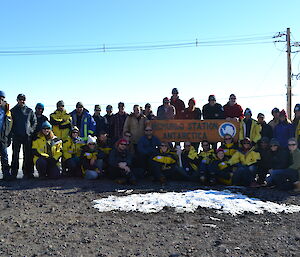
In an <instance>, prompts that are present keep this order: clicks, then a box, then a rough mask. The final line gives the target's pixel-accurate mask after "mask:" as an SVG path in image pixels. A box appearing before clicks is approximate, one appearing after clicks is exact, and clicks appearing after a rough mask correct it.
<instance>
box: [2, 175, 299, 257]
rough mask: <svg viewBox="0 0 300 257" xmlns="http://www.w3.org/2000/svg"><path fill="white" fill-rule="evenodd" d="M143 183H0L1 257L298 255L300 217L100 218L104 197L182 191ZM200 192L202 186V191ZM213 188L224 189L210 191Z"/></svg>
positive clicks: (203, 212) (294, 198)
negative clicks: (129, 191)
mask: <svg viewBox="0 0 300 257" xmlns="http://www.w3.org/2000/svg"><path fill="white" fill-rule="evenodd" d="M199 188H201V187H199V186H198V185H197V184H194V183H187V182H184V183H178V182H171V183H169V184H167V185H166V186H164V187H161V186H160V185H157V184H153V183H150V182H149V181H143V182H142V183H139V184H138V185H136V186H120V185H116V184H114V183H113V182H111V181H108V180H104V181H100V180H99V181H85V180H82V179H70V178H68V179H60V180H38V179H34V180H17V181H14V182H3V181H1V182H0V193H1V201H0V210H1V212H0V213H1V215H0V228H1V229H0V256H102V257H104V256H122V257H123V256H162V257H163V256H172V257H176V256H177V257H179V256H218V257H219V256H300V253H299V250H300V230H299V229H300V214H299V213H293V214H271V213H266V214H262V215H255V214H252V213H245V214H243V215H237V216H231V215H228V214H220V213H217V212H216V211H215V210H212V209H204V208H198V209H197V210H196V211H195V212H194V213H176V212H175V211H174V209H172V208H165V209H164V210H163V211H161V212H159V213H152V214H143V213H139V212H129V213H125V212H106V213H100V212H98V210H97V209H95V208H93V203H92V201H93V200H95V199H99V198H101V197H106V196H109V195H112V194H114V195H122V194H124V193H120V192H117V190H120V189H134V191H133V193H146V192H159V191H162V192H167V191H178V192H181V191H186V190H190V189H199ZM202 189H203V188H202ZM213 189H223V188H222V187H215V188H213ZM231 190H232V191H234V192H242V193H244V194H247V195H249V196H253V197H257V198H260V199H263V200H269V201H274V202H278V203H288V204H297V205H300V195H299V196H298V195H296V194H292V193H288V192H279V191H276V190H270V189H246V188H239V189H234V188H232V189H231Z"/></svg>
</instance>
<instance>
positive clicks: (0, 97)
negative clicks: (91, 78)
mask: <svg viewBox="0 0 300 257" xmlns="http://www.w3.org/2000/svg"><path fill="white" fill-rule="evenodd" d="M4 104H5V97H4V96H0V105H1V106H3V105H4Z"/></svg>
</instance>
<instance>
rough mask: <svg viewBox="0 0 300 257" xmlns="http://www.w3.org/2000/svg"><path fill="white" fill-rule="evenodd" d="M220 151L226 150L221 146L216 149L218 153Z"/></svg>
mask: <svg viewBox="0 0 300 257" xmlns="http://www.w3.org/2000/svg"><path fill="white" fill-rule="evenodd" d="M218 152H224V149H223V148H221V147H219V148H218V149H217V150H216V154H217V153H218Z"/></svg>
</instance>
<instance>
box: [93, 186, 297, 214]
mask: <svg viewBox="0 0 300 257" xmlns="http://www.w3.org/2000/svg"><path fill="white" fill-rule="evenodd" d="M93 202H94V203H95V205H94V207H95V208H97V209H98V210H99V211H100V212H109V211H125V212H129V211H138V212H143V213H154V212H159V211H161V210H162V209H163V208H164V207H173V208H175V211H177V212H194V211H195V210H196V209H197V208H198V207H202V208H211V209H216V210H218V211H219V212H223V213H228V214H231V215H237V214H242V213H244V212H252V213H255V214H262V213H264V212H271V213H280V212H284V213H293V212H300V206H298V205H285V204H277V203H273V202H264V201H261V200H260V199H256V198H249V197H248V196H246V195H243V194H239V193H232V192H230V191H228V190H224V191H216V190H208V191H206V190H195V191H188V192H184V193H176V192H168V193H147V194H131V195H128V196H114V195H111V196H109V197H107V198H102V199H99V200H94V201H93Z"/></svg>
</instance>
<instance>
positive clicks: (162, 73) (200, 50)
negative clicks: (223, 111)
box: [0, 0, 300, 118]
mask: <svg viewBox="0 0 300 257" xmlns="http://www.w3.org/2000/svg"><path fill="white" fill-rule="evenodd" d="M299 7H300V2H299V1H296V0H295V1H294V0H291V1H286V2H282V1H279V0H278V1H277V0H273V1H268V0H265V1H210V2H209V1H189V0H186V1H174V0H173V1H169V0H164V1H156V0H153V1H130V0H129V1H124V0H123V1H121V0H119V1H102V0H98V1H96V0H95V1H74V0H72V1H69V0H66V1H56V0H52V1H46V0H45V1H38V0H36V1H33V0H26V1H21V0H19V1H14V0H10V1H4V0H3V1H1V3H0V30H1V40H0V51H7V50H20V49H23V48H21V47H27V48H26V49H27V50H28V49H29V50H30V49H31V50H32V49H41V47H44V48H45V47H50V48H51V49H53V48H54V47H58V46H65V48H69V47H70V46H78V47H89V46H102V45H103V44H105V45H106V46H112V45H114V44H121V45H124V44H137V43H143V42H150V44H154V43H157V42H160V43H164V42H179V41H180V42H181V41H182V40H189V41H193V40H195V39H196V38H197V39H198V40H199V42H201V41H206V40H213V39H215V40H219V39H233V38H241V37H242V36H251V37H256V36H268V37H270V39H268V41H270V42H272V39H271V37H272V36H273V35H274V34H275V33H276V32H283V31H285V30H286V28H287V27H290V28H291V32H292V36H293V38H292V40H293V41H300V28H299V25H300V22H299V19H298V17H299V13H298V11H299V9H300V8H299ZM145 44H146V43H145ZM29 47H32V48H29ZM48 49H49V48H48ZM56 49H58V48H56ZM294 50H300V48H299V47H298V48H294ZM299 56H300V54H299V55H296V54H293V55H292V58H293V66H292V68H293V73H295V74H296V73H299V72H300V70H299V68H300V67H299V66H300V64H299V63H300V57H299ZM0 66H1V67H0V70H1V73H0V74H1V76H0V83H1V85H2V88H1V89H2V90H4V91H5V92H6V95H7V100H8V102H9V103H10V104H11V105H12V106H13V105H14V104H15V103H16V101H15V99H16V95H17V94H18V93H21V92H22V93H25V94H26V95H27V104H28V105H29V106H31V107H33V106H35V104H36V103H37V102H42V103H44V104H45V105H46V110H45V113H46V114H49V113H50V112H52V111H53V110H54V109H55V104H56V102H57V101H58V100H60V99H63V100H64V101H65V103H66V105H68V106H67V108H68V111H71V110H72V109H73V108H74V106H75V104H76V102H77V101H82V102H83V103H84V105H86V107H87V108H88V109H89V110H91V111H92V109H93V105H94V104H100V105H101V106H102V109H105V106H106V105H107V104H112V105H113V106H114V107H115V108H114V109H115V110H116V104H117V103H118V102H119V101H123V102H125V104H126V110H127V111H128V112H130V111H131V107H132V105H133V104H135V103H137V104H141V105H144V104H145V103H146V102H150V103H152V105H153V107H154V108H153V109H154V110H155V111H156V107H157V106H158V105H160V103H161V102H162V99H163V97H165V96H170V93H171V90H172V88H173V87H177V88H178V89H179V93H180V97H181V98H182V99H183V100H184V101H185V102H187V101H188V99H189V98H191V97H195V99H196V101H197V105H198V106H199V107H201V108H202V106H203V105H204V104H205V103H206V102H207V98H208V95H209V94H215V95H216V97H217V100H218V101H219V102H220V103H221V104H225V103H226V101H227V98H228V96H229V94H230V93H235V94H236V95H237V97H238V102H239V103H240V104H241V105H242V106H243V107H244V108H246V107H250V108H251V109H252V111H253V114H254V116H256V115H257V113H258V112H263V113H265V114H266V116H267V118H270V110H271V109H272V108H273V107H274V106H277V107H279V108H285V100H286V98H285V96H284V94H285V93H286V90H285V84H286V54H285V44H284V43H277V44H276V45H275V44H273V43H269V44H253V45H241V46H236V45H235V46H217V47H216V46H215V47H212V46H211V47H207V46H203V47H197V48H196V47H192V48H180V49H165V50H155V51H154V50H152V51H134V52H105V53H88V54H72V55H37V56H32V55H30V56H0ZM292 83H293V86H294V88H293V91H294V94H295V96H294V97H293V105H294V104H295V103H296V102H300V89H299V82H297V81H296V80H294V81H293V82H292ZM103 114H104V113H103Z"/></svg>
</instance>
